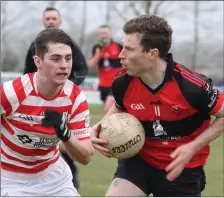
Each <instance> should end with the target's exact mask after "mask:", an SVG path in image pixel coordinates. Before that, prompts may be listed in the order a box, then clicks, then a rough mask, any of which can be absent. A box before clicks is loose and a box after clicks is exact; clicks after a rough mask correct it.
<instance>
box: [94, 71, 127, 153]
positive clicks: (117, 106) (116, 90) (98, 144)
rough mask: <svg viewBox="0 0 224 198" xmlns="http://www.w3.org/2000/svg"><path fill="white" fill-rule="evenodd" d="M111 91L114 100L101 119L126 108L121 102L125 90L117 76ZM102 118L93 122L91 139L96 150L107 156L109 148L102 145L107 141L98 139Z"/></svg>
mask: <svg viewBox="0 0 224 198" xmlns="http://www.w3.org/2000/svg"><path fill="white" fill-rule="evenodd" d="M123 72H124V71H121V72H120V73H123ZM121 78H122V77H121ZM124 89H125V87H124ZM112 92H113V95H114V98H115V101H116V102H115V103H114V104H113V105H112V106H111V108H110V109H109V110H108V112H107V113H106V115H105V116H104V117H103V119H104V118H106V117H108V116H110V115H112V114H115V113H121V112H125V110H126V109H125V107H124V104H123V96H124V93H125V91H124V90H123V89H121V87H120V79H119V77H118V78H117V79H115V80H114V82H113V84H112ZM120 92H122V93H120ZM103 119H102V120H103ZM102 120H101V121H99V122H98V123H97V124H95V125H94V126H93V127H92V130H91V141H92V144H93V147H94V148H95V149H96V150H97V151H99V152H100V153H101V154H103V155H105V156H107V157H111V154H110V152H109V149H107V148H105V147H104V145H105V144H107V141H106V140H102V139H99V132H100V130H101V122H102Z"/></svg>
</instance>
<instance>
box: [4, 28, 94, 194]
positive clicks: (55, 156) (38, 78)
mask: <svg viewBox="0 0 224 198" xmlns="http://www.w3.org/2000/svg"><path fill="white" fill-rule="evenodd" d="M35 46H36V56H35V57H34V61H35V64H36V66H37V68H38V70H37V72H34V73H30V74H25V75H23V76H21V77H18V78H16V79H14V80H12V81H8V82H5V83H3V84H1V88H0V89H1V196H22V197H25V196H38V197H39V196H80V195H79V193H78V192H77V190H76V189H75V188H74V186H73V183H72V173H71V171H70V169H69V167H68V165H67V163H65V161H64V160H63V159H62V158H61V157H60V153H59V146H60V142H63V147H64V148H62V149H64V150H66V151H67V152H68V154H69V156H70V157H71V158H72V159H73V160H77V161H78V162H80V163H81V164H84V165H86V164H88V163H89V162H90V160H91V156H92V155H93V152H94V149H93V147H92V144H91V141H90V118H89V108H88V104H87V101H86V98H85V96H84V94H83V93H82V92H81V90H80V89H79V87H78V86H77V85H75V84H74V83H73V82H71V81H70V80H68V77H69V75H70V72H71V68H72V51H71V46H72V40H71V38H70V37H69V36H68V35H67V34H66V33H65V32H64V31H63V30H61V29H54V28H50V29H45V30H43V31H41V32H40V33H39V34H38V36H37V37H36V39H35Z"/></svg>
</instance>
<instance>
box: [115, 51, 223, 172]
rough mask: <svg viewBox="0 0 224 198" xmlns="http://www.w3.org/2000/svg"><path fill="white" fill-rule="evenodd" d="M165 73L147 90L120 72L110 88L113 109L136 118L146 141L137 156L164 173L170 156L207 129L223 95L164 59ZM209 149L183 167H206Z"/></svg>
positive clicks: (203, 79) (208, 82)
mask: <svg viewBox="0 0 224 198" xmlns="http://www.w3.org/2000/svg"><path fill="white" fill-rule="evenodd" d="M166 60H167V69H166V73H165V78H164V80H163V82H162V84H161V85H160V86H159V87H157V88H156V89H154V90H153V89H151V88H150V87H149V86H148V85H146V84H145V83H144V82H143V81H142V80H141V79H140V78H139V77H131V76H128V75H127V74H126V72H125V70H124V71H121V72H120V74H118V75H117V77H116V79H115V80H114V82H113V85H112V91H113V95H114V98H115V100H116V106H117V107H118V108H119V109H122V110H124V111H126V112H128V113H130V114H132V115H134V116H135V117H137V118H138V119H139V120H140V121H141V123H142V125H143V127H144V129H145V135H146V141H145V145H144V147H143V149H142V150H141V151H140V153H139V155H140V156H141V157H142V158H143V159H144V160H145V161H146V162H148V163H149V164H151V165H153V166H156V167H158V168H160V169H164V168H165V167H166V166H167V165H168V164H169V163H170V162H171V161H172V159H171V157H170V153H171V152H173V151H174V150H175V149H176V148H177V147H178V146H180V145H182V144H185V143H188V142H190V141H192V140H193V139H195V138H196V137H197V136H198V135H200V134H201V133H203V131H205V129H207V128H208V126H209V124H210V121H211V118H210V115H211V114H214V113H216V112H218V111H219V110H220V108H221V106H222V104H223V94H222V93H221V92H220V90H218V89H217V88H216V87H215V86H214V85H213V83H212V80H211V79H210V78H207V77H206V76H204V75H202V74H199V73H197V72H195V71H193V70H190V69H188V68H186V67H184V66H182V65H180V64H178V63H175V62H174V61H173V59H172V54H168V56H167V57H166ZM208 155H209V146H206V147H204V148H203V149H202V150H200V151H199V152H197V153H196V154H195V155H194V156H193V158H192V160H191V161H190V162H189V163H188V164H187V166H186V167H187V168H193V167H197V166H200V165H204V164H205V163H206V159H207V157H208Z"/></svg>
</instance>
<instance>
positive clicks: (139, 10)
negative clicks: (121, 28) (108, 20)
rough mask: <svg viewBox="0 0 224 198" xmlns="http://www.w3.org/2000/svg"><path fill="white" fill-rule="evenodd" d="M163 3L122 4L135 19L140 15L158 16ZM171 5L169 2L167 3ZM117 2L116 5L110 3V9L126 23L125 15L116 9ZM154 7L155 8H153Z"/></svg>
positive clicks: (137, 2) (132, 2) (138, 2)
mask: <svg viewBox="0 0 224 198" xmlns="http://www.w3.org/2000/svg"><path fill="white" fill-rule="evenodd" d="M164 2H165V1H151V0H150V1H130V2H124V7H125V8H126V10H130V9H131V11H132V15H133V16H134V17H137V16H139V15H141V14H158V13H159V12H160V7H161V6H162V4H163V3H164ZM169 3H171V2H169ZM117 5H118V1H116V4H115V3H114V2H111V9H113V11H114V12H115V13H116V14H117V15H118V16H119V17H120V18H121V19H122V20H123V21H127V20H128V19H127V17H126V13H127V12H122V11H121V10H120V8H118V6H117ZM153 5H155V6H153Z"/></svg>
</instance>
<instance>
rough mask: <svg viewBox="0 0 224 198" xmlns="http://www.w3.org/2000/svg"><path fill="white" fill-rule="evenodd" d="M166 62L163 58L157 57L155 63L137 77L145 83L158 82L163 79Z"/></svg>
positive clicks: (154, 83) (152, 83)
mask: <svg viewBox="0 0 224 198" xmlns="http://www.w3.org/2000/svg"><path fill="white" fill-rule="evenodd" d="M166 67H167V62H166V61H165V60H163V59H159V60H158V61H157V62H155V64H154V65H153V66H152V67H151V68H150V69H149V70H148V72H144V73H143V74H142V75H140V76H139V77H140V78H141V79H142V80H143V82H144V83H146V84H147V85H156V84H160V83H161V81H162V80H163V79H164V76H165V73H166Z"/></svg>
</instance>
